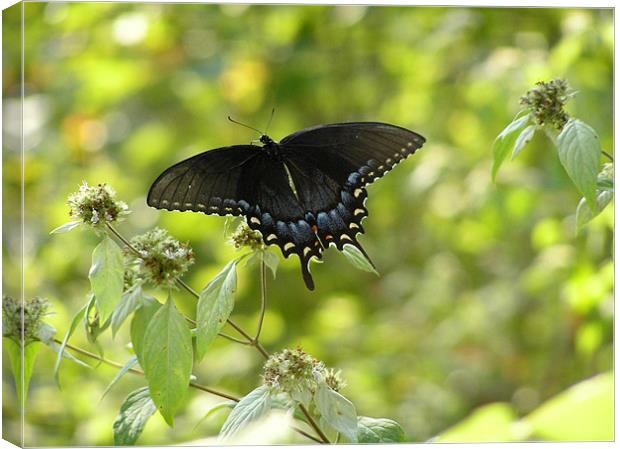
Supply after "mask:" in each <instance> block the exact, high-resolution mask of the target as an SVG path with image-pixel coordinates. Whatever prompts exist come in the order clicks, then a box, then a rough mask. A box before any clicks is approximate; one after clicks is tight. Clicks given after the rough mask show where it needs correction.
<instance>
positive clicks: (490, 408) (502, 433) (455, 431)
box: [434, 403, 517, 443]
mask: <svg viewBox="0 0 620 449" xmlns="http://www.w3.org/2000/svg"><path fill="white" fill-rule="evenodd" d="M516 418H517V416H516V413H515V411H514V410H513V408H512V407H511V406H510V404H504V403H494V404H488V405H484V406H482V407H480V408H477V409H476V410H474V411H473V412H472V413H471V414H470V415H469V416H467V417H466V418H465V419H464V420H462V421H461V422H459V423H457V424H456V425H454V426H453V427H450V428H449V429H448V430H446V431H444V432H443V433H442V434H441V435H439V436H438V437H437V438H436V439H435V440H434V441H436V442H439V443H444V442H445V443H472V442H508V441H514V440H516V439H517V438H516V436H515V435H514V433H513V430H512V429H513V423H514V421H515V420H516Z"/></svg>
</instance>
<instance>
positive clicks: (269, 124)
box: [265, 108, 276, 134]
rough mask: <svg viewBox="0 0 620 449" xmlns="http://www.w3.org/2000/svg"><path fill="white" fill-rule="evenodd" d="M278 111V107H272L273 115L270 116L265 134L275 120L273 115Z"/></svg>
mask: <svg viewBox="0 0 620 449" xmlns="http://www.w3.org/2000/svg"><path fill="white" fill-rule="evenodd" d="M275 113H276V108H272V109H271V115H270V116H269V121H268V122H267V127H266V128H265V134H267V132H268V131H269V127H270V126H271V121H272V120H273V115H274V114H275Z"/></svg>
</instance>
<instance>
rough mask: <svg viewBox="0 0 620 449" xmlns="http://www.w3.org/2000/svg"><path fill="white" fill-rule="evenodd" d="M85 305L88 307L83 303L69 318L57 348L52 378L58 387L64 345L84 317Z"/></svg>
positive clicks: (86, 305)
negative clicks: (69, 320) (71, 317)
mask: <svg viewBox="0 0 620 449" xmlns="http://www.w3.org/2000/svg"><path fill="white" fill-rule="evenodd" d="M86 307H88V304H85V305H84V306H82V308H81V309H80V310H78V311H77V313H76V314H75V315H74V316H73V319H72V320H71V324H69V329H67V333H66V334H65V338H63V339H62V344H61V345H60V348H59V350H58V355H57V357H56V364H55V365H54V380H55V381H56V384H57V385H58V386H59V387H60V378H59V374H58V373H59V370H60V364H61V362H62V359H63V354H64V352H65V347H66V346H67V343H69V339H70V338H71V335H73V332H75V329H76V327H77V326H78V324H80V321H81V320H82V318H83V317H84V313H85V312H86Z"/></svg>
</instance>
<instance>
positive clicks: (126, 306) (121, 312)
mask: <svg viewBox="0 0 620 449" xmlns="http://www.w3.org/2000/svg"><path fill="white" fill-rule="evenodd" d="M142 297H143V293H142V286H141V285H140V284H136V285H134V286H133V287H131V288H130V289H129V290H127V291H126V292H124V293H123V296H121V300H120V301H119V302H118V304H117V305H116V309H114V312H112V319H111V324H112V335H116V332H118V330H119V329H120V327H121V325H122V324H123V323H124V322H125V320H126V319H127V317H128V316H129V315H131V314H132V313H133V312H135V311H136V310H137V309H138V308H139V307H140V306H141V305H142Z"/></svg>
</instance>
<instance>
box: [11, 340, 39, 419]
mask: <svg viewBox="0 0 620 449" xmlns="http://www.w3.org/2000/svg"><path fill="white" fill-rule="evenodd" d="M2 341H3V348H4V350H5V351H6V352H7V353H8V355H9V362H10V364H11V371H12V372H13V380H14V381H15V390H16V392H17V404H18V407H20V408H21V406H22V394H23V404H26V401H27V400H28V386H29V385H30V379H31V377H32V368H33V366H34V361H35V359H36V357H37V353H38V352H39V348H40V344H39V343H38V342H31V343H29V344H27V345H26V346H25V347H24V359H23V362H24V363H23V365H22V346H21V345H20V344H19V343H17V342H16V341H15V340H12V339H10V338H4V339H3V340H2ZM22 368H23V373H22ZM22 376H23V382H22Z"/></svg>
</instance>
